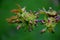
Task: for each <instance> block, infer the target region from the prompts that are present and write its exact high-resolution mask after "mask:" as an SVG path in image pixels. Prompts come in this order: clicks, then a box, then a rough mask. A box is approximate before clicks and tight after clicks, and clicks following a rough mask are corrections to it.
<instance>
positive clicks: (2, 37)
mask: <svg viewBox="0 0 60 40" xmlns="http://www.w3.org/2000/svg"><path fill="white" fill-rule="evenodd" d="M56 1H57V0H56ZM58 2H59V1H58ZM58 2H57V4H56V2H55V1H54V0H0V40H60V23H58V24H57V25H56V27H55V30H56V32H55V34H52V33H48V32H46V33H44V34H40V30H41V29H43V28H44V26H43V25H41V24H38V25H39V26H38V27H37V28H35V29H34V31H32V32H28V31H27V32H24V30H23V29H21V30H16V26H15V25H13V24H9V23H7V21H6V18H9V17H11V16H12V15H14V14H13V13H11V12H10V10H12V9H15V8H17V6H16V4H20V5H21V7H24V6H25V7H26V10H27V11H29V10H32V11H38V9H39V8H40V9H42V8H43V7H45V8H46V9H47V10H48V8H49V7H52V8H53V9H54V10H56V11H58V10H60V3H58ZM40 16H42V15H40ZM40 18H42V17H40ZM40 18H39V19H40Z"/></svg>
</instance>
